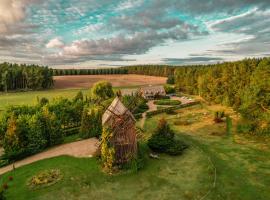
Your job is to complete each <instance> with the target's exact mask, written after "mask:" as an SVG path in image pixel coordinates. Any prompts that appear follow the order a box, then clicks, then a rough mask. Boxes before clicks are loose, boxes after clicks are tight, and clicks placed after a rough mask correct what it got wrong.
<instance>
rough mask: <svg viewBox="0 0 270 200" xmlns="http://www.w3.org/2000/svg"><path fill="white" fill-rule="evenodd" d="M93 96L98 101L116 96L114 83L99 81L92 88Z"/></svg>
mask: <svg viewBox="0 0 270 200" xmlns="http://www.w3.org/2000/svg"><path fill="white" fill-rule="evenodd" d="M90 96H91V98H92V99H93V100H97V101H104V100H107V99H110V98H112V97H113V96H114V92H113V89H112V84H111V83H109V82H107V81H99V82H97V83H95V84H94V86H93V87H92V89H91V94H90Z"/></svg>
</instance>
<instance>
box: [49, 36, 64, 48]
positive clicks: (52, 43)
mask: <svg viewBox="0 0 270 200" xmlns="http://www.w3.org/2000/svg"><path fill="white" fill-rule="evenodd" d="M46 47H47V48H62V47H64V43H63V42H62V41H61V40H60V39H59V38H54V39H51V40H50V41H49V42H48V44H46Z"/></svg>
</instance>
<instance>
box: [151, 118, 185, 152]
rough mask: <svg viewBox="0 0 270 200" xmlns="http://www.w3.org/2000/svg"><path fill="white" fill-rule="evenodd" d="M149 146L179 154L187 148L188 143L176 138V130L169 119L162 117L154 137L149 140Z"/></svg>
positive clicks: (157, 150) (156, 150)
mask: <svg viewBox="0 0 270 200" xmlns="http://www.w3.org/2000/svg"><path fill="white" fill-rule="evenodd" d="M148 146H149V147H150V149H152V150H153V151H155V152H158V153H167V154H169V155H179V154H181V153H182V152H183V150H184V149H186V148H187V145H186V144H184V143H183V142H181V141H178V140H175V139H174V132H173V131H172V130H171V128H170V126H169V124H168V123H167V121H166V120H165V119H164V118H162V119H161V120H160V121H159V124H158V127H157V129H156V130H155V132H154V134H153V135H152V137H151V138H150V139H149V140H148Z"/></svg>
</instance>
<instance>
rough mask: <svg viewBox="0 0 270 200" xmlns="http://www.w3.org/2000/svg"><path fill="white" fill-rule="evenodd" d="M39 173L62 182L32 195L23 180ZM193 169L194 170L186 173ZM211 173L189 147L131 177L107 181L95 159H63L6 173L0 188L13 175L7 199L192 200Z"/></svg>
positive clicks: (205, 187) (125, 175)
mask: <svg viewBox="0 0 270 200" xmlns="http://www.w3.org/2000/svg"><path fill="white" fill-rule="evenodd" d="M44 169H60V170H61V172H62V173H63V179H62V180H61V181H60V182H58V183H56V184H55V185H52V186H49V187H47V188H46V187H45V188H41V189H36V190H32V189H30V188H29V187H28V186H27V181H28V180H29V178H31V177H32V176H33V175H34V174H36V173H38V172H40V171H42V170H44ZM190 169H193V170H190ZM211 173H212V168H211V167H210V165H209V161H208V160H207V157H205V156H204V155H203V154H202V153H201V152H200V151H198V149H196V148H190V149H189V150H187V151H186V152H185V154H184V155H183V156H179V157H170V156H165V155H162V156H161V158H160V159H159V160H150V159H149V160H148V161H147V163H146V167H145V168H144V169H143V170H141V171H139V173H138V174H136V173H131V172H130V173H123V174H118V175H113V176H109V175H106V174H105V173H103V172H102V171H101V169H100V167H99V164H98V161H97V160H96V159H95V158H73V157H68V156H62V157H57V158H52V159H48V160H43V161H39V162H36V163H33V164H31V165H28V166H25V167H22V168H18V169H17V170H16V171H14V172H10V173H8V174H5V175H3V176H2V178H1V183H3V182H5V181H7V180H8V177H9V176H13V177H14V180H13V181H9V182H8V185H9V189H8V190H7V191H6V196H7V199H16V200H24V199H28V200H31V199H33V200H34V199H35V200H44V199H46V200H48V199H55V197H57V199H59V200H62V199H70V200H73V199H74V200H79V199H104V200H106V199H108V200H112V199H138V200H139V199H148V200H152V199H153V200H159V199H172V200H174V199H175V200H179V199H195V198H196V199H197V198H199V197H201V196H203V195H205V194H206V193H207V191H208V190H209V189H210V188H211V183H212V181H213V180H212V176H211Z"/></svg>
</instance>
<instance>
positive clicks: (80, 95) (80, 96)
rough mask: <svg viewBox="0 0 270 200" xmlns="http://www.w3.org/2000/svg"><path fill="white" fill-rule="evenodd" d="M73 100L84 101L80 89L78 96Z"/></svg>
mask: <svg viewBox="0 0 270 200" xmlns="http://www.w3.org/2000/svg"><path fill="white" fill-rule="evenodd" d="M73 101H83V93H82V91H79V92H78V93H77V94H76V96H75V97H74V99H73Z"/></svg>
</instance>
